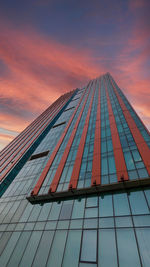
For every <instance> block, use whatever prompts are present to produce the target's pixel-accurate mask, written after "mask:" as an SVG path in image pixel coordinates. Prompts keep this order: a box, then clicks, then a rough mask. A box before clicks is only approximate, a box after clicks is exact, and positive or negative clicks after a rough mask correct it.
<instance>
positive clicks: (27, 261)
mask: <svg viewBox="0 0 150 267" xmlns="http://www.w3.org/2000/svg"><path fill="white" fill-rule="evenodd" d="M41 235H42V232H41V231H35V232H33V233H32V235H31V238H30V240H29V243H28V246H27V247H26V250H25V252H24V255H23V258H22V260H21V262H20V265H19V266H21V267H23V266H24V267H26V266H30V265H31V264H32V261H33V259H34V255H35V252H36V249H37V247H38V244H39V241H40V238H41Z"/></svg>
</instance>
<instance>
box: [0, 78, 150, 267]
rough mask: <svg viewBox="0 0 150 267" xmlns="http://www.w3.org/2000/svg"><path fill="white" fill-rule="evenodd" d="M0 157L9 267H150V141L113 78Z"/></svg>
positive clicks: (0, 257)
mask: <svg viewBox="0 0 150 267" xmlns="http://www.w3.org/2000/svg"><path fill="white" fill-rule="evenodd" d="M0 157H1V163H0V168H1V178H0V182H1V184H0V194H1V197H0V266H2V267H5V266H7V267H16V266H19V267H23V266H24V267H29V266H33V267H44V266H48V267H70V266H73V267H117V266H119V267H127V266H128V267H140V266H142V267H149V266H150V134H149V132H148V130H147V129H146V127H145V126H144V124H143V123H142V121H141V120H140V118H139V117H138V115H137V114H136V112H135V111H134V109H133V108H132V106H131V105H130V103H129V102H128V100H127V98H126V97H125V95H124V94H123V92H122V91H121V90H120V89H119V87H118V86H117V84H116V83H115V81H114V80H113V78H112V77H111V75H110V74H109V73H107V74H105V75H103V76H100V77H99V78H97V79H94V80H92V81H90V82H89V84H88V85H87V86H86V87H84V88H82V89H76V90H74V91H71V92H69V93H67V94H65V95H63V96H61V97H60V98H59V99H58V100H57V101H56V102H54V103H53V104H52V105H51V106H50V107H49V108H48V109H47V110H46V111H45V112H43V113H42V114H41V115H40V116H39V117H38V118H37V119H36V120H35V121H33V122H32V123H31V124H30V125H29V126H28V127H27V128H26V129H25V130H24V131H23V132H22V133H21V134H19V135H18V136H17V137H16V138H15V139H14V140H13V141H12V142H11V143H10V144H9V145H8V146H7V147H6V148H4V149H3V150H2V151H1V154H0Z"/></svg>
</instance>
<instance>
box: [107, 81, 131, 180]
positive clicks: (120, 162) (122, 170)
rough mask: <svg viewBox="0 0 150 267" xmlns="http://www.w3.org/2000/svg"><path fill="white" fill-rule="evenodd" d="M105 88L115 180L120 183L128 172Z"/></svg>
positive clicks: (126, 178)
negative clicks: (115, 172) (115, 173)
mask: <svg viewBox="0 0 150 267" xmlns="http://www.w3.org/2000/svg"><path fill="white" fill-rule="evenodd" d="M105 88H106V98H107V105H108V113H109V121H110V130H111V137H112V143H113V151H114V157H115V164H116V171H117V179H118V181H121V180H122V179H121V178H124V180H128V172H127V168H126V163H125V159H124V155H123V151H122V147H121V143H120V138H119V134H118V130H117V126H116V122H115V117H114V114H113V110H112V106H111V102H110V98H109V94H108V89H107V85H106V83H105Z"/></svg>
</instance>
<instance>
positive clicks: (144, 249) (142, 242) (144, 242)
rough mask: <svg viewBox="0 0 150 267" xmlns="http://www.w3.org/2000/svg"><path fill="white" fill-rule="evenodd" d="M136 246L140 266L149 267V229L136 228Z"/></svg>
mask: <svg viewBox="0 0 150 267" xmlns="http://www.w3.org/2000/svg"><path fill="white" fill-rule="evenodd" d="M136 234H137V240H138V245H139V249H140V255H141V260H142V264H143V266H144V267H149V266H150V253H149V244H150V228H139V229H138V228H137V229H136Z"/></svg>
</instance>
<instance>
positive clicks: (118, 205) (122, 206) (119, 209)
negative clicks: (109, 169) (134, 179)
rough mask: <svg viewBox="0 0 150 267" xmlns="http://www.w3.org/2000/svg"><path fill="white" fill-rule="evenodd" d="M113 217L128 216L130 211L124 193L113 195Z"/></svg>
mask: <svg viewBox="0 0 150 267" xmlns="http://www.w3.org/2000/svg"><path fill="white" fill-rule="evenodd" d="M113 199H114V211H115V216H122V215H129V214H130V209H129V204H128V199H127V194H126V193H116V194H114V195H113Z"/></svg>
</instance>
